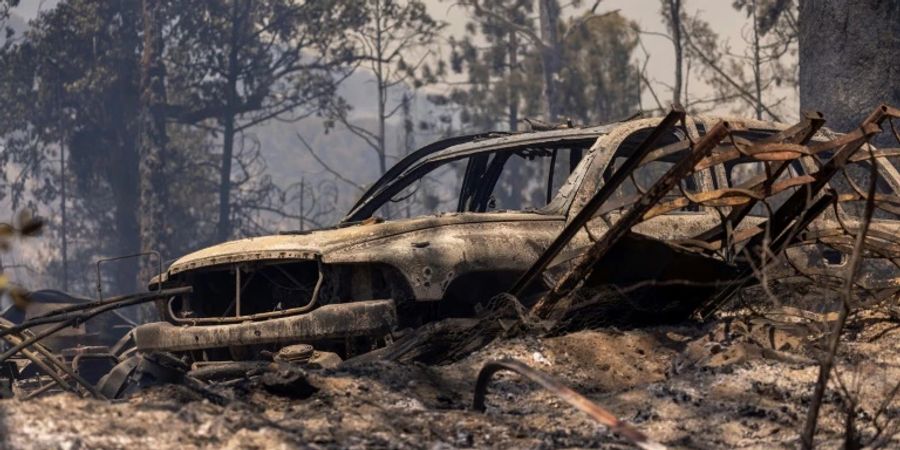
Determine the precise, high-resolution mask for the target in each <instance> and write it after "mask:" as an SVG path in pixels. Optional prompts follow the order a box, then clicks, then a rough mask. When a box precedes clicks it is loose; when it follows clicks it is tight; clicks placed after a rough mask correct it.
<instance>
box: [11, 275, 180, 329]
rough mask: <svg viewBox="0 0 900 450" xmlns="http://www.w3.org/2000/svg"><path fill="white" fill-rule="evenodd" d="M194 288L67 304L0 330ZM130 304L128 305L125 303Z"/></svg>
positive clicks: (67, 317) (32, 325) (56, 319)
mask: <svg viewBox="0 0 900 450" xmlns="http://www.w3.org/2000/svg"><path fill="white" fill-rule="evenodd" d="M192 290H193V288H191V287H190V286H187V287H179V288H172V289H164V290H162V291H160V292H145V293H140V294H131V295H121V296H117V297H110V298H108V299H106V300H98V301H95V302H90V303H83V304H80V305H72V306H65V307H62V308H58V309H54V310H52V311H49V312H47V313H46V314H43V315H41V316H38V317H35V318H33V319H29V320H26V321H24V322H22V323H20V324H18V325H13V326H10V327H8V328H7V329H5V330H0V337H2V336H5V335H7V334H13V333H18V332H20V331H22V330H27V329H29V328H32V327H35V326H38V325H44V324H48V323H56V322H61V321H64V320H67V319H70V318H71V317H72V314H73V313H80V312H81V311H87V310H89V309H93V308H105V307H109V306H111V305H118V304H121V303H128V302H133V301H137V302H138V303H140V302H144V301H149V300H156V299H158V298H160V297H167V296H170V295H178V294H186V293H189V292H191V291H192ZM123 306H128V305H123Z"/></svg>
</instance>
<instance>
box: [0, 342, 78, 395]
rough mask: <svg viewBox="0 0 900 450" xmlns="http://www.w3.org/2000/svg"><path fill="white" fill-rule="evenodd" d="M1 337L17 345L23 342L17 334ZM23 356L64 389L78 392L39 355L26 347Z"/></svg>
mask: <svg viewBox="0 0 900 450" xmlns="http://www.w3.org/2000/svg"><path fill="white" fill-rule="evenodd" d="M2 328H3V327H2V325H0V329H2ZM0 339H3V340H5V341H6V342H8V343H9V344H10V345H16V344H17V343H18V342H21V340H20V339H19V338H17V337H16V336H3V337H2V338H0ZM22 356H24V357H25V358H26V359H28V360H29V361H31V362H32V363H33V364H34V365H35V366H36V367H37V368H38V370H40V371H41V372H43V373H45V374H46V375H47V376H49V377H50V378H51V379H52V380H53V381H54V382H55V383H56V384H57V385H59V386H60V387H61V388H62V389H63V390H66V391H70V392H77V390H76V389H75V388H74V387H73V386H72V385H71V384H69V383H67V382H66V381H65V380H64V379H63V378H62V377H60V376H59V374H58V373H56V371H55V370H53V369H52V368H50V366H48V365H47V364H46V363H45V362H43V361H41V358H40V357H38V355H36V354H35V353H34V352H32V351H30V350H27V349H26V350H23V351H22Z"/></svg>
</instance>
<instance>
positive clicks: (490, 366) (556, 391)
mask: <svg viewBox="0 0 900 450" xmlns="http://www.w3.org/2000/svg"><path fill="white" fill-rule="evenodd" d="M502 370H508V371H510V372H515V373H517V374H519V375H521V376H522V377H525V378H527V379H528V380H529V381H531V382H533V383H536V384H538V385H539V386H541V387H542V388H544V389H546V390H548V391H550V392H551V393H552V394H553V395H555V396H556V397H557V398H559V399H561V400H562V401H564V402H566V403H568V404H569V405H571V406H573V407H575V408H576V409H578V410H579V411H581V412H583V413H585V414H587V415H588V416H590V417H591V418H592V419H594V420H595V421H597V422H598V423H600V424H601V425H603V426H605V427H607V428H609V430H610V431H612V432H613V433H615V434H617V435H619V436H621V437H622V438H624V439H625V440H626V441H628V442H629V443H631V444H633V445H635V446H637V447H639V448H642V449H661V448H665V447H664V446H663V445H661V444H659V443H656V442H653V441H651V440H650V439H649V438H648V437H647V436H646V435H645V434H644V433H641V432H640V431H638V430H637V429H636V428H634V427H632V426H631V425H629V424H628V423H626V422H623V421H621V420H619V419H618V418H617V417H616V416H615V415H614V414H613V413H611V412H610V411H608V410H606V409H605V408H603V407H601V406H599V405H597V404H596V403H594V402H592V401H591V400H590V399H588V398H587V397H585V396H583V395H581V394H579V393H577V392H575V391H574V390H572V389H571V388H569V387H568V386H566V385H564V384H562V383H560V382H559V381H558V380H556V379H555V378H553V377H551V376H549V375H547V374H545V373H543V372H540V371H538V370H535V369H532V368H531V367H528V366H527V365H525V364H524V363H522V362H521V361H518V360H515V359H503V360H499V361H489V362H487V363H485V365H484V367H482V368H481V371H480V372H479V373H478V380H477V381H476V382H475V394H474V396H473V401H472V409H474V410H476V411H481V412H484V411H485V409H486V408H485V396H486V394H487V387H488V384H489V383H490V382H491V377H493V375H494V374H495V373H497V372H500V371H502Z"/></svg>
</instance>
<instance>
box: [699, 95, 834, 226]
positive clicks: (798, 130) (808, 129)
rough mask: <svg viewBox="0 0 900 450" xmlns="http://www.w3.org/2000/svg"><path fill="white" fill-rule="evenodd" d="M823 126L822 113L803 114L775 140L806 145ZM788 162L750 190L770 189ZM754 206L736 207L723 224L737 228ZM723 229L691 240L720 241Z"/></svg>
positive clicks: (749, 204)
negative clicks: (799, 120)
mask: <svg viewBox="0 0 900 450" xmlns="http://www.w3.org/2000/svg"><path fill="white" fill-rule="evenodd" d="M824 124H825V119H824V118H823V117H822V113H819V112H807V113H804V117H803V120H802V121H801V122H800V123H799V124H797V125H794V126H793V127H791V128H788V129H787V130H784V131H783V132H782V133H779V134H778V135H776V136H777V139H779V140H784V141H787V142H791V143H797V144H800V145H806V144H808V143H809V141H810V140H811V139H812V138H813V136H815V134H816V133H817V132H818V131H819V129H820V128H822V125H824ZM776 136H771V138H776ZM790 164H791V162H790V161H784V162H781V163H779V164H777V165H776V167H774V168H773V169H772V173H771V175H769V176H767V177H766V178H765V179H764V180H763V181H762V183H761V184H760V185H757V186H753V187H752V188H753V189H754V190H757V191H762V192H765V191H766V190H768V189H770V188H771V187H772V185H773V184H774V183H775V182H776V181H777V180H778V177H780V176H781V174H782V173H784V171H785V170H787V168H788V167H789V166H790ZM754 206H756V202H755V201H753V200H751V201H750V202H748V203H746V204H744V205H741V206H737V207H735V208H734V209H732V210H731V212H729V213H728V216H727V217H726V218H725V221H723V224H724V223H730V224H731V227H732V228H737V224H739V223H740V222H741V221H742V220H744V218H745V217H747V215H748V214H750V211H752V210H753V207H754ZM724 234H725V229H724V227H723V228H718V227H717V228H713V229H711V230H709V231H706V232H704V233H702V234H700V235H698V236H695V237H694V238H693V239H695V240H698V241H706V242H710V241H715V240H720V239H722V238H723V237H724Z"/></svg>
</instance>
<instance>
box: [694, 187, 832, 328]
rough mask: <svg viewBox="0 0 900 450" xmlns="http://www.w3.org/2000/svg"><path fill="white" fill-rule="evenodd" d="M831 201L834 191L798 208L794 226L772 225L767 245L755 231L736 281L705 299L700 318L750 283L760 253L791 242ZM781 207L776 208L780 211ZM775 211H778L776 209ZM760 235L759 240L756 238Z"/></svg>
mask: <svg viewBox="0 0 900 450" xmlns="http://www.w3.org/2000/svg"><path fill="white" fill-rule="evenodd" d="M833 202H834V194H832V193H830V192H829V193H825V194H824V195H822V196H821V197H819V199H818V200H816V201H815V202H814V203H813V204H812V205H810V206H809V207H808V208H806V209H804V210H803V211H801V213H800V214H799V217H795V218H796V220H795V221H794V222H793V226H787V225H786V226H785V227H782V228H777V229H776V228H773V229H771V230H773V231H774V232H773V233H772V235H773V236H775V237H774V238H773V239H771V240H770V241H769V245H767V246H766V245H763V244H764V243H765V240H766V239H767V238H768V237H767V234H766V233H763V234H757V235H756V236H754V237H753V238H751V241H750V242H749V243H748V244H747V246H745V247H744V249H743V253H744V254H745V255H747V260H748V261H747V262H746V263H745V264H744V265H743V266H744V268H743V269H742V270H741V273H740V275H739V276H738V277H736V278H735V280H736V281H734V282H731V283H729V284H728V285H726V286H725V287H724V288H723V289H722V290H721V291H719V292H718V293H717V294H716V295H715V296H713V297H712V298H711V299H709V300H707V301H706V302H705V303H704V304H703V305H702V306H701V307H700V308H699V309H698V310H697V313H696V315H697V317H698V318H699V319H700V320H706V319H707V318H708V317H709V316H710V315H711V314H712V313H714V312H715V311H716V310H717V309H718V308H719V307H720V306H721V305H722V304H724V303H725V302H726V301H728V299H730V298H731V296H732V295H734V294H735V293H736V292H737V291H738V290H739V289H741V288H743V287H744V286H746V285H747V284H748V283H750V280H752V278H751V277H750V275H752V273H753V271H754V267H759V266H760V265H761V263H762V262H763V260H764V258H763V256H761V255H778V254H780V253H781V252H782V251H784V249H785V248H787V246H788V245H789V244H790V243H791V242H792V240H793V239H794V237H795V236H796V235H797V233H799V232H800V231H801V230H803V229H805V228H806V227H808V226H809V224H810V223H812V221H813V220H815V219H816V218H817V217H819V215H820V214H822V212H824V211H825V209H827V208H828V206H829V205H831V204H832V203H833ZM780 210H781V209H779V211H780ZM776 213H777V212H776ZM760 236H762V239H759V238H760Z"/></svg>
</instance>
